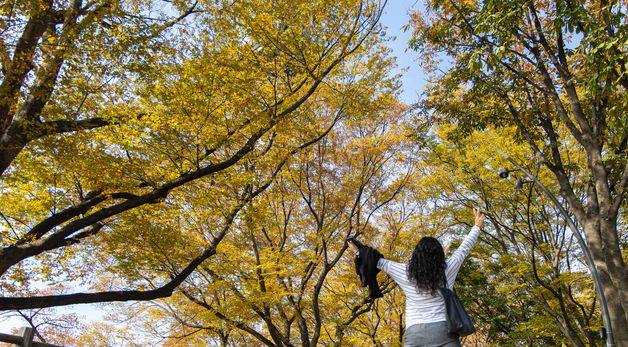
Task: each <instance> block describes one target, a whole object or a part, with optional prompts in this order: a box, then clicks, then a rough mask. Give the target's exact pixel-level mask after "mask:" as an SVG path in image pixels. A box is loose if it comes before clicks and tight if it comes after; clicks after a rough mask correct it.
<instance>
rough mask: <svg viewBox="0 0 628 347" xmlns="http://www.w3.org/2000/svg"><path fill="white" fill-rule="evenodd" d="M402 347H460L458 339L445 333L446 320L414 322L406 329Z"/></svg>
mask: <svg viewBox="0 0 628 347" xmlns="http://www.w3.org/2000/svg"><path fill="white" fill-rule="evenodd" d="M404 347H460V339H458V337H457V336H451V335H449V333H447V322H436V323H423V324H414V325H411V326H409V327H408V328H407V329H406V336H405V343H404Z"/></svg>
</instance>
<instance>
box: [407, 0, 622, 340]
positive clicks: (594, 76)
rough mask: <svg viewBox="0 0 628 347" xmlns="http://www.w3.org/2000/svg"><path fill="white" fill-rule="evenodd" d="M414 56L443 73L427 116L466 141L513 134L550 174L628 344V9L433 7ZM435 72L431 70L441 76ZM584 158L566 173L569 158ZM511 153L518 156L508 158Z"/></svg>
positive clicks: (570, 4)
mask: <svg viewBox="0 0 628 347" xmlns="http://www.w3.org/2000/svg"><path fill="white" fill-rule="evenodd" d="M427 8H428V10H427V11H425V13H423V14H422V13H419V12H417V13H415V14H414V16H413V25H414V28H415V34H414V41H413V47H414V48H415V49H417V50H419V51H421V52H423V53H425V56H426V57H427V58H428V63H429V64H437V62H436V60H437V59H439V57H438V54H442V56H447V57H448V58H449V60H448V64H449V66H450V69H448V70H447V72H445V73H442V74H439V73H437V72H435V70H433V71H434V74H433V77H434V79H433V82H434V83H433V84H431V86H430V87H429V89H428V97H427V98H426V100H425V104H424V106H425V107H426V108H427V109H429V111H430V112H431V113H432V114H433V115H434V116H435V117H436V118H438V119H441V120H444V121H448V122H449V121H455V122H456V123H457V124H458V125H459V126H460V127H459V135H465V134H468V133H469V131H471V130H473V129H483V128H485V127H486V126H487V125H489V124H491V125H494V126H504V125H513V126H516V127H517V129H518V133H517V137H518V138H519V139H521V140H522V141H524V142H526V143H527V145H528V146H529V148H530V149H531V150H532V151H533V152H534V153H535V158H536V159H537V160H538V161H539V162H540V163H542V164H543V165H544V166H545V167H546V168H547V169H549V170H550V171H551V172H552V174H553V177H554V180H553V182H552V184H553V185H556V186H557V187H560V195H561V196H562V198H563V199H564V201H565V202H566V204H568V206H569V209H570V211H572V213H573V215H574V216H575V219H576V220H577V222H578V224H579V227H580V228H582V229H583V230H584V234H585V236H586V242H587V247H588V249H589V250H590V252H591V254H592V257H593V259H594V262H595V267H597V269H598V270H599V273H600V277H601V281H602V283H603V287H604V293H605V296H606V298H607V301H608V304H609V305H608V306H609V307H608V309H609V314H610V316H611V322H610V323H611V325H612V327H613V328H614V329H613V331H614V333H615V335H616V336H615V337H616V341H617V343H618V344H619V345H625V344H628V330H626V329H625V327H626V326H627V325H628V288H627V286H628V268H627V267H626V262H625V259H624V258H623V256H622V249H623V247H624V244H623V243H622V235H620V231H621V228H619V226H618V220H619V216H620V214H621V213H622V212H621V211H622V210H625V208H626V206H627V205H626V199H625V191H626V186H627V182H628V161H627V157H628V156H627V155H626V144H627V138H628V129H627V128H626V113H627V106H628V101H627V100H628V97H626V94H627V88H628V74H626V61H625V57H626V45H625V42H626V35H627V30H626V28H627V26H626V15H625V9H624V8H622V2H620V1H599V2H584V1H576V2H574V1H551V2H543V1H529V0H526V1H519V0H517V1H506V2H504V1H483V2H476V1H455V0H447V1H430V2H428V4H427ZM434 66H435V65H432V67H434ZM571 147H575V148H577V149H578V151H579V152H580V153H581V154H582V155H583V156H584V158H586V161H585V164H582V165H579V166H578V167H577V170H572V169H571V168H569V167H567V164H566V163H567V162H568V161H569V158H568V149H570V148H571ZM503 150H506V151H507V150H508V149H506V148H503Z"/></svg>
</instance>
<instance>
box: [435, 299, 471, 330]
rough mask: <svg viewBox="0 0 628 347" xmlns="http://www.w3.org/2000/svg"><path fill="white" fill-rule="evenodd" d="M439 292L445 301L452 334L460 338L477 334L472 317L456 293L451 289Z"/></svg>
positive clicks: (448, 323) (448, 324)
mask: <svg viewBox="0 0 628 347" xmlns="http://www.w3.org/2000/svg"><path fill="white" fill-rule="evenodd" d="M438 292H439V293H440V295H441V296H442V297H443V299H444V300H445V309H446V310H447V327H448V332H449V333H450V334H456V335H458V336H467V335H471V334H473V333H474V332H475V326H474V325H473V322H472V321H471V317H469V315H468V314H467V311H465V309H464V306H462V303H461V302H460V300H458V297H457V296H456V293H454V292H453V291H452V290H451V289H449V288H439V289H438Z"/></svg>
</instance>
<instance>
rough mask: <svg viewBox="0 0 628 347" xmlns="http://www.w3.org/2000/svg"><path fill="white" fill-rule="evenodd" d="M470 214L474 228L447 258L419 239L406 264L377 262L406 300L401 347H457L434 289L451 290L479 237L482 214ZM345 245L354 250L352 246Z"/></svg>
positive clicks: (436, 245)
mask: <svg viewBox="0 0 628 347" xmlns="http://www.w3.org/2000/svg"><path fill="white" fill-rule="evenodd" d="M473 214H474V215H475V225H474V226H473V228H471V231H470V232H469V234H468V235H467V236H466V237H465V238H464V240H463V241H462V243H461V244H460V246H459V247H458V249H456V251H455V252H454V253H453V254H452V255H451V256H450V257H449V258H447V259H445V252H444V251H443V247H442V246H441V244H440V242H438V240H436V239H435V238H433V237H423V238H421V240H420V241H419V243H418V244H417V245H416V247H415V248H414V252H413V253H412V258H411V259H410V262H409V263H408V264H402V263H397V262H394V261H391V260H387V259H383V258H382V259H380V260H379V261H378V262H377V268H379V269H380V270H382V271H384V272H386V273H387V274H388V275H389V276H390V277H392V279H393V280H394V281H395V282H396V283H397V285H398V286H399V287H400V288H401V289H402V290H403V292H404V294H405V297H406V335H405V344H404V346H405V347H418V346H446V347H453V346H460V341H459V338H458V336H451V335H449V334H448V333H447V316H446V311H445V302H444V300H443V298H441V297H440V295H439V294H438V288H441V287H444V286H447V287H448V288H450V289H452V288H453V286H454V282H455V281H456V275H458V271H459V270H460V266H461V265H462V262H463V261H464V259H465V258H466V257H467V255H468V254H469V252H470V251H471V248H472V247H473V245H474V244H475V242H476V241H477V239H478V236H479V235H480V228H481V227H482V224H483V223H484V215H483V214H482V212H480V210H478V209H474V210H473ZM349 244H350V245H351V247H352V248H353V249H354V250H357V247H356V246H355V245H354V244H352V243H351V242H350V243H349Z"/></svg>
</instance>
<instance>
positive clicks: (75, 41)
mask: <svg viewBox="0 0 628 347" xmlns="http://www.w3.org/2000/svg"><path fill="white" fill-rule="evenodd" d="M158 5H161V6H158ZM381 5H382V4H381V3H380V2H379V1H333V2H332V1H321V2H317V3H315V4H312V3H311V2H305V1H302V2H294V1H291V2H287V1H284V2H278V3H272V4H271V3H268V2H265V1H250V2H235V3H231V2H214V1H207V2H195V3H192V4H185V3H182V2H164V3H162V4H155V3H153V2H148V3H146V4H144V3H142V2H140V3H137V2H130V3H118V2H113V3H112V2H108V1H105V2H102V3H99V2H90V3H86V4H84V3H83V2H82V1H73V2H71V3H69V4H68V3H65V2H60V3H53V2H50V3H48V2H41V3H40V2H36V3H33V2H30V3H28V4H21V3H13V2H10V3H7V4H6V6H8V7H7V9H8V10H7V11H3V12H2V13H3V16H5V17H4V18H3V19H4V23H5V24H6V25H9V24H11V26H10V27H9V26H7V30H5V31H3V36H2V39H3V46H2V47H3V49H4V50H5V51H7V52H8V50H9V48H11V47H15V48H14V50H13V52H8V53H6V54H4V55H3V58H4V60H3V69H4V70H3V81H2V89H1V93H2V101H1V103H2V105H4V106H2V107H0V110H2V112H4V113H3V114H2V128H0V134H1V140H0V141H2V142H1V144H2V145H1V146H0V156H1V157H2V165H3V166H2V167H1V168H2V176H1V181H0V184H1V186H0V192H1V194H2V200H1V203H0V212H1V213H2V215H1V216H2V221H3V222H2V223H3V224H2V229H1V232H2V242H3V243H2V248H1V249H0V275H1V276H2V288H3V294H4V297H2V298H0V309H22V308H34V307H49V306H58V305H67V304H76V303H89V302H103V301H105V302H106V301H121V300H151V299H155V298H159V297H164V296H169V295H171V294H172V292H173V290H174V289H175V288H176V287H177V286H178V285H180V284H181V283H182V282H183V281H184V280H185V278H187V277H188V276H189V275H190V273H191V272H192V271H194V270H195V269H196V267H198V266H199V264H201V263H202V262H203V261H205V260H206V259H208V258H209V257H211V256H213V255H214V254H215V252H216V247H217V246H218V244H219V243H220V242H221V241H222V239H223V238H224V236H225V235H226V234H227V232H228V230H229V228H230V226H231V225H232V224H233V223H234V221H236V220H237V218H238V213H239V212H240V211H241V210H242V209H243V208H244V207H245V206H246V205H247V204H248V203H250V202H251V201H252V200H253V199H254V198H255V197H256V196H257V195H259V194H260V193H261V192H263V190H265V189H266V188H267V187H268V186H269V185H270V184H271V183H272V181H273V180H274V178H275V177H276V175H277V174H278V172H279V171H280V170H281V169H282V168H283V166H284V164H285V163H286V161H287V160H288V159H289V158H290V157H291V156H292V155H294V154H295V153H296V152H298V151H299V150H301V149H303V148H306V147H308V146H310V145H312V144H313V143H315V142H317V141H319V140H320V139H321V138H323V137H324V136H325V135H326V134H327V133H328V131H329V130H330V129H331V128H332V127H333V126H334V124H335V123H336V122H337V121H338V119H339V118H341V117H343V116H344V114H343V112H344V111H343V109H344V108H345V106H346V103H347V102H348V101H347V100H350V99H347V98H343V96H342V94H341V93H334V92H333V90H334V88H335V87H337V85H339V84H342V83H345V82H346V81H350V80H352V79H355V78H357V76H358V73H359V71H352V70H351V69H350V68H349V67H348V66H345V65H346V63H347V62H348V61H350V60H351V59H354V58H353V56H354V55H355V53H356V52H359V51H361V50H364V51H369V50H371V49H372V48H373V47H374V45H376V43H377V41H378V37H377V36H376V35H374V32H375V31H376V30H377V21H378V19H379V15H380V13H381V8H382V7H381ZM153 6H156V7H153ZM159 9H161V12H160V11H159ZM153 10H154V11H153ZM176 12H181V14H180V15H177V16H174V17H172V13H176ZM171 17H172V18H171ZM355 59H359V58H355ZM325 90H327V91H326V92H325V93H323V94H321V93H322V92H323V91H325ZM0 106H1V105H0ZM321 110H328V111H329V112H320V111H321ZM87 129H91V131H86V130H87ZM67 132H72V134H66V133H67ZM201 199H209V200H204V201H210V202H211V203H212V204H213V206H214V207H215V208H214V209H213V210H212V211H213V212H215V213H216V214H215V215H212V216H209V217H208V219H207V223H206V225H205V226H206V227H207V229H206V231H205V234H203V235H202V236H197V237H201V238H203V241H204V242H203V243H202V244H201V245H199V246H198V247H194V248H193V249H191V250H186V249H185V248H186V247H187V244H186V239H185V238H184V237H180V238H179V237H178V235H180V230H181V229H183V228H185V227H186V221H185V218H183V217H184V216H182V214H183V213H186V212H188V213H191V214H193V213H194V211H195V209H197V208H201V206H202V205H196V203H198V201H199V200H201ZM160 233H161V234H162V235H163V236H164V237H163V238H162V239H161V241H165V240H167V241H169V242H170V244H165V243H162V246H163V247H166V248H168V249H169V250H170V251H169V252H172V253H178V254H181V253H183V254H185V256H186V257H185V258H178V261H176V262H175V261H173V262H170V263H168V262H166V263H164V264H162V266H163V268H167V269H168V270H172V269H173V268H174V270H172V271H170V272H165V271H162V272H161V273H155V272H151V273H141V271H140V269H142V268H143V267H142V266H141V265H142V263H137V264H130V263H123V262H121V261H119V260H124V259H125V257H124V253H125V252H126V253H133V252H136V251H137V248H134V244H133V242H134V241H137V240H138V239H145V240H150V239H153V240H157V241H159V240H160V239H159V238H158V237H156V236H157V235H159V234H160ZM178 233H179V234H178ZM173 246H174V247H173ZM177 247H179V248H177ZM99 252H102V253H100V254H101V255H102V254H107V252H109V255H110V256H111V257H112V258H110V259H102V258H100V259H94V258H93V255H95V254H97V253H99ZM116 257H117V258H116ZM152 260H153V261H156V259H152ZM166 260H167V259H166ZM99 261H102V262H100V266H103V267H105V268H106V267H107V262H110V263H109V264H108V265H112V266H124V267H126V268H127V269H129V271H136V273H138V276H139V277H138V279H137V280H136V281H133V282H127V283H121V282H119V281H117V282H116V281H114V280H113V279H112V278H111V277H108V276H106V275H105V273H103V276H102V277H99V278H97V279H101V280H103V279H107V278H109V279H111V280H112V282H111V283H109V285H108V288H107V289H106V290H104V291H100V292H95V293H77V294H64V295H48V296H39V297H33V296H29V294H28V284H29V283H30V282H31V281H33V280H35V279H38V278H40V279H45V280H49V281H63V280H76V279H80V278H86V277H89V276H88V275H89V274H90V273H92V271H93V270H94V269H95V268H97V265H98V262H99ZM134 269H135V270H134ZM162 270H164V269H162ZM164 273H169V274H172V276H162V275H163V274H164ZM118 288H119V289H120V290H112V289H118ZM11 294H12V295H17V297H11V296H8V295H11ZM20 295H21V296H20Z"/></svg>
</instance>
